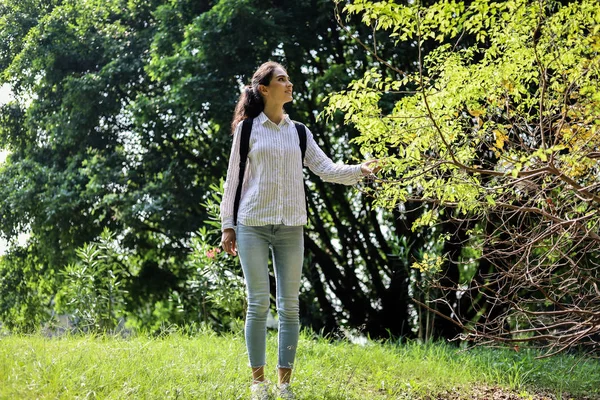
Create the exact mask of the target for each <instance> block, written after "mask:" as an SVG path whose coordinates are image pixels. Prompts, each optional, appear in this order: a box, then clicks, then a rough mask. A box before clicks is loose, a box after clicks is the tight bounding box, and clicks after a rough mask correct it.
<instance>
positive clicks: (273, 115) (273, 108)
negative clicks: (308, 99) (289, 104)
mask: <svg viewBox="0 0 600 400" xmlns="http://www.w3.org/2000/svg"><path fill="white" fill-rule="evenodd" d="M263 112H264V113H265V115H266V116H267V118H269V119H270V120H271V121H272V122H273V123H275V124H277V125H279V123H280V122H281V120H283V115H284V114H283V105H282V104H276V105H272V104H268V103H267V104H265V109H264V110H263Z"/></svg>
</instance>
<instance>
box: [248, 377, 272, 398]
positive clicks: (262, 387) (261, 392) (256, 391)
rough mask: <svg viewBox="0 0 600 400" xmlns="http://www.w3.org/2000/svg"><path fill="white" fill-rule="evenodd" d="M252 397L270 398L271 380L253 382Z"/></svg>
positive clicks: (251, 387)
mask: <svg viewBox="0 0 600 400" xmlns="http://www.w3.org/2000/svg"><path fill="white" fill-rule="evenodd" d="M250 399H252V400H269V381H263V382H259V383H253V384H252V386H250Z"/></svg>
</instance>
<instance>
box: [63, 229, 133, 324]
mask: <svg viewBox="0 0 600 400" xmlns="http://www.w3.org/2000/svg"><path fill="white" fill-rule="evenodd" d="M76 253H77V256H78V257H79V261H78V262H76V263H73V264H69V265H68V266H67V267H66V268H65V269H64V270H63V271H61V274H62V275H64V283H63V284H62V286H61V289H60V291H59V292H58V294H57V295H56V299H55V310H56V311H57V312H58V313H60V314H67V315H68V316H69V317H70V319H71V321H70V322H71V323H72V325H73V326H74V327H75V328H76V329H78V330H81V331H84V332H91V331H92V332H93V331H101V332H102V331H112V330H114V329H115V328H116V327H117V325H118V324H119V320H120V319H121V318H123V317H124V316H125V310H126V305H127V300H126V296H127V291H126V289H125V288H124V287H123V286H124V285H123V283H124V281H125V280H124V277H125V276H126V275H127V274H129V265H130V262H129V260H127V259H126V258H125V257H124V256H123V255H122V254H120V251H119V249H118V241H117V240H116V238H115V235H114V234H113V233H111V232H110V231H108V229H105V230H104V231H103V232H102V234H101V235H100V238H99V240H98V242H95V243H86V244H84V245H83V246H82V247H81V248H79V249H77V251H76Z"/></svg>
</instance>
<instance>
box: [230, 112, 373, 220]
mask: <svg viewBox="0 0 600 400" xmlns="http://www.w3.org/2000/svg"><path fill="white" fill-rule="evenodd" d="M241 130H242V122H240V123H239V124H238V126H237V128H236V130H235V132H234V135H233V145H232V146H231V155H230V157H229V167H228V168H227V179H226V181H225V193H224V194H223V199H222V201H221V229H222V230H225V229H228V228H233V227H234V221H233V206H234V200H235V192H236V190H237V186H238V181H239V170H240V136H241ZM301 158H302V154H301V151H300V139H299V138H298V132H297V130H296V127H295V126H294V123H293V122H292V120H291V119H290V118H289V116H287V115H285V116H284V118H283V119H282V121H281V123H280V124H279V125H277V124H275V123H274V122H272V121H271V120H270V119H269V118H268V117H267V116H266V115H265V114H264V113H261V114H260V115H259V116H258V117H256V118H255V119H254V123H253V124H252V134H251V135H250V146H249V150H248V160H247V164H246V172H245V174H244V181H243V185H242V195H241V199H240V205H239V210H238V223H239V224H243V225H247V226H263V225H278V224H283V225H289V226H296V225H305V224H306V222H307V216H306V206H305V194H304V174H303V172H302V168H301V164H302V160H301ZM304 164H305V165H306V166H307V167H308V168H310V170H311V171H312V172H314V173H315V174H316V175H318V176H319V177H321V179H323V180H324V181H326V182H335V183H341V184H344V185H353V184H355V183H357V182H358V181H359V180H360V179H361V178H362V172H361V170H360V165H344V164H335V163H334V162H333V161H331V159H330V158H329V157H327V155H325V153H324V152H323V150H321V149H320V148H319V146H318V145H317V143H316V142H315V139H314V138H313V135H312V133H311V132H310V130H309V129H308V128H307V129H306V154H305V157H304Z"/></svg>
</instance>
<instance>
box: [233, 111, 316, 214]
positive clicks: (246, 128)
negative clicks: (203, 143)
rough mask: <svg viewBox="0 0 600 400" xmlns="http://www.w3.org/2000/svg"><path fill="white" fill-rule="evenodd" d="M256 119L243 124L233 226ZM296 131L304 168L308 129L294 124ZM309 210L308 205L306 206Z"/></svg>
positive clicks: (249, 119) (299, 124) (296, 123)
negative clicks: (253, 124)
mask: <svg viewBox="0 0 600 400" xmlns="http://www.w3.org/2000/svg"><path fill="white" fill-rule="evenodd" d="M253 122H254V118H246V119H245V120H244V122H242V132H241V135H242V136H241V137H240V175H239V181H238V186H237V190H236V191H235V200H234V203H233V224H234V225H237V217H238V211H239V208H240V198H241V197H242V184H243V181H244V174H245V172H246V161H247V160H248V150H249V148H250V135H251V134H252V123H253ZM294 125H295V126H296V131H297V132H298V138H299V139H300V151H301V152H302V166H304V155H305V154H306V127H305V126H304V125H303V124H301V123H299V122H294ZM306 209H307V210H308V204H307V205H306Z"/></svg>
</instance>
